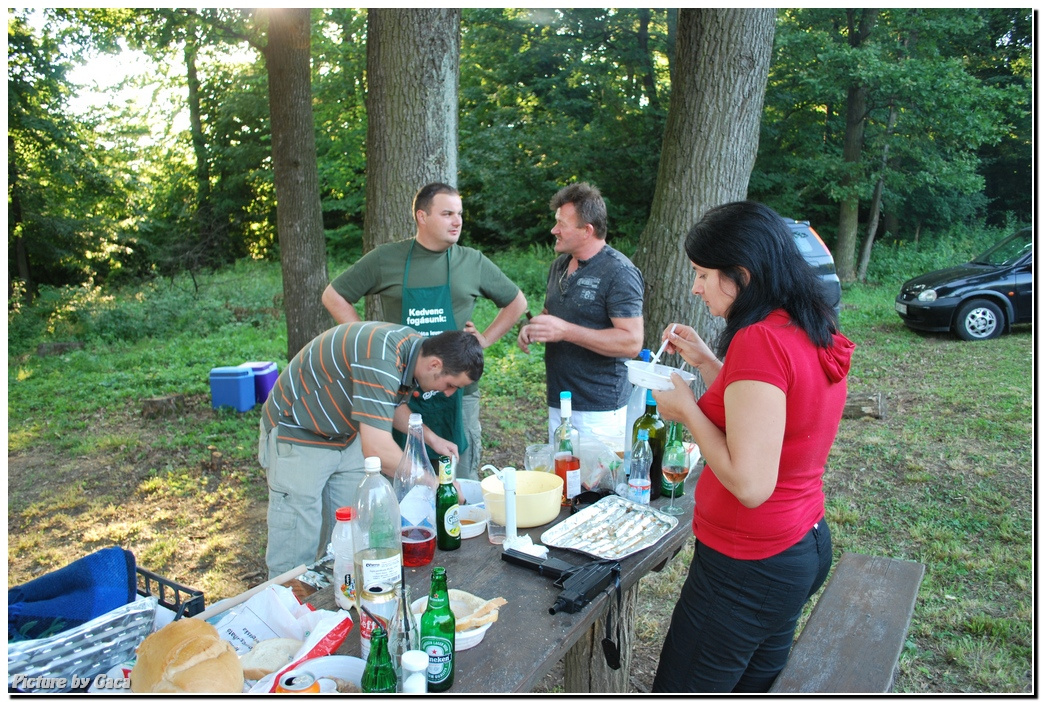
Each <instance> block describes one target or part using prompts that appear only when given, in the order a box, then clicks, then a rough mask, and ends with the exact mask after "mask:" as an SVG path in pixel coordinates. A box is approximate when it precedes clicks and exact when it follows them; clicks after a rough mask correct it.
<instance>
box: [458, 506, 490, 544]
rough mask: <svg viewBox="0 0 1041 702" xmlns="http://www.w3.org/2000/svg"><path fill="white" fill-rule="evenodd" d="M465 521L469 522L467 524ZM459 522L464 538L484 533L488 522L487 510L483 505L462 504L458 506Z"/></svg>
mask: <svg viewBox="0 0 1041 702" xmlns="http://www.w3.org/2000/svg"><path fill="white" fill-rule="evenodd" d="M466 522H471V523H470V524H467V523H466ZM459 524H460V528H461V530H462V536H463V538H464V539H472V538H473V537H475V536H480V535H481V534H483V533H484V527H485V526H486V525H487V524H488V511H487V510H486V509H484V508H483V507H475V506H474V505H463V506H462V507H460V508H459Z"/></svg>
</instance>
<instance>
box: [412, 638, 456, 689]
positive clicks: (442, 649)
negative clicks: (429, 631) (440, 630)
mask: <svg viewBox="0 0 1041 702" xmlns="http://www.w3.org/2000/svg"><path fill="white" fill-rule="evenodd" d="M420 645H421V646H422V648H423V650H424V651H426V654H427V655H428V656H430V664H429V665H428V666H427V684H429V685H436V684H438V683H443V682H445V681H446V680H448V678H449V677H450V676H451V675H452V666H454V665H455V641H453V640H451V639H448V638H447V637H444V636H437V635H433V636H423V637H422V640H421V642H420Z"/></svg>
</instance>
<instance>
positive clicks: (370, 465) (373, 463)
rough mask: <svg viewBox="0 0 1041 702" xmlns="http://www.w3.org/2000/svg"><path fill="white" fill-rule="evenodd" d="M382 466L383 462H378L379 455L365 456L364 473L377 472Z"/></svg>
mask: <svg viewBox="0 0 1041 702" xmlns="http://www.w3.org/2000/svg"><path fill="white" fill-rule="evenodd" d="M382 467H383V463H381V462H380V457H379V456H366V458H365V472H366V473H379V472H380V469H381V468H382Z"/></svg>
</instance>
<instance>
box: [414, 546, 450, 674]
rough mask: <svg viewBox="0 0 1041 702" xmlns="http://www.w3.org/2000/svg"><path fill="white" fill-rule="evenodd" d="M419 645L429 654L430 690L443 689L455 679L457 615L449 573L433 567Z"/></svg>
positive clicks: (421, 622)
mask: <svg viewBox="0 0 1041 702" xmlns="http://www.w3.org/2000/svg"><path fill="white" fill-rule="evenodd" d="M419 621H420V623H419V631H420V645H421V646H422V648H423V650H424V651H426V653H427V655H428V656H429V657H430V665H429V666H428V667H427V689H428V690H429V691H430V692H443V691H445V690H447V689H448V688H450V687H452V683H453V682H454V681H455V615H454V614H452V608H451V606H450V604H449V602H448V576H447V575H446V574H445V569H444V567H442V566H434V570H433V574H432V575H431V576H430V596H429V597H427V608H426V611H425V612H423V617H422V618H421V619H420V620H419Z"/></svg>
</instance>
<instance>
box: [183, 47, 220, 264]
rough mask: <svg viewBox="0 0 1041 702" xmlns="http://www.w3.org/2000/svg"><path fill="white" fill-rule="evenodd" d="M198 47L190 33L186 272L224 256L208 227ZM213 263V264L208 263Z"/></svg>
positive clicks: (187, 53) (207, 166)
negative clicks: (190, 187) (191, 169)
mask: <svg viewBox="0 0 1041 702" xmlns="http://www.w3.org/2000/svg"><path fill="white" fill-rule="evenodd" d="M198 53H199V47H198V44H197V43H196V38H195V36H194V35H193V34H192V33H191V32H189V35H188V37H187V38H186V40H185V44H184V64H185V66H186V67H187V69H188V71H187V77H188V116H189V126H190V132H191V138H192V151H193V152H194V154H195V193H196V195H195V217H194V221H195V238H194V241H192V242H190V243H189V244H188V245H187V246H186V247H185V248H186V249H187V250H188V251H191V252H193V253H194V255H193V256H191V257H190V259H189V260H188V261H183V263H184V264H185V265H186V267H187V268H188V269H189V270H194V269H196V268H198V267H199V264H200V263H201V262H202V261H200V258H202V259H203V261H205V260H206V258H207V257H208V255H213V254H215V253H216V254H218V255H220V254H223V255H227V252H221V251H219V248H218V246H217V242H215V241H213V237H212V230H211V225H212V223H213V215H212V213H211V207H210V200H211V198H210V159H209V156H208V155H207V153H206V136H205V135H204V134H203V131H202V106H201V98H200V96H199V72H198V68H197V66H196V59H197V58H198ZM210 262H211V263H212V261H210Z"/></svg>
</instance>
